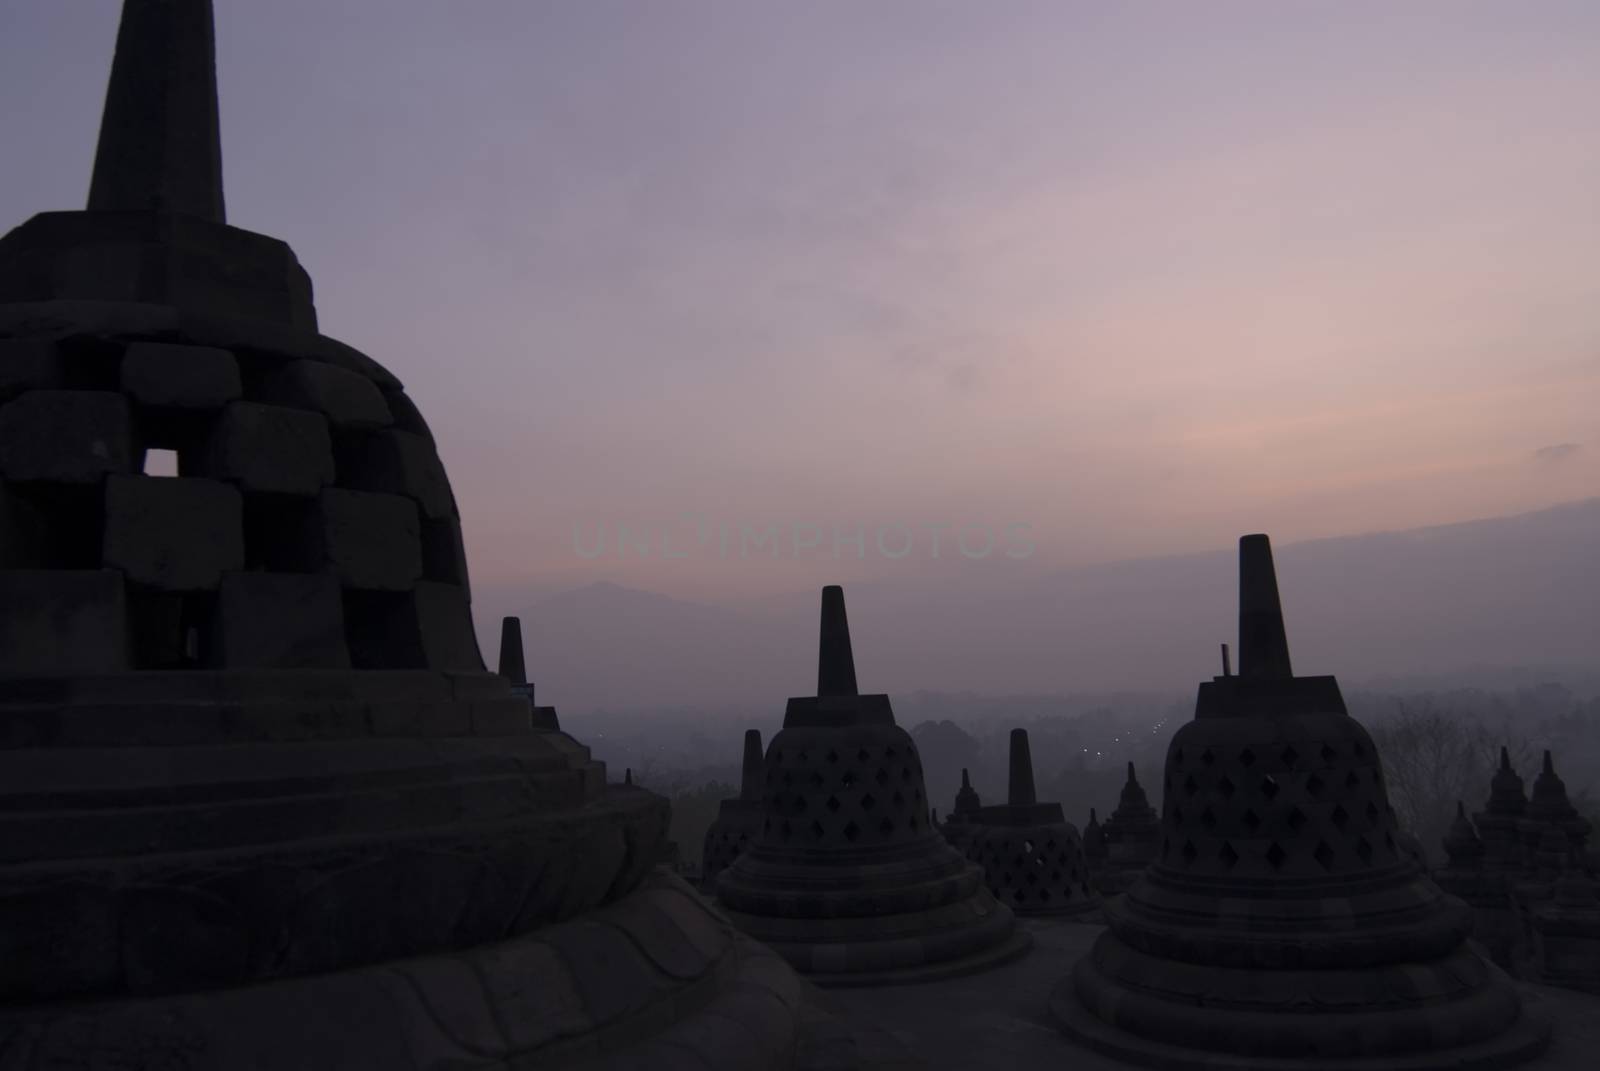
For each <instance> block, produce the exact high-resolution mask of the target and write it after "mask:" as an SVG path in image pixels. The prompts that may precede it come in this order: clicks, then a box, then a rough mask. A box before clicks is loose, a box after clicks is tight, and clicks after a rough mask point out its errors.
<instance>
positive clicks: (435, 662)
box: [416, 580, 484, 673]
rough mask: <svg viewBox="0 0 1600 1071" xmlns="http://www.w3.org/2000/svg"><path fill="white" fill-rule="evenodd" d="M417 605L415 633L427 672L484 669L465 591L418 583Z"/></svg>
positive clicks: (463, 671)
mask: <svg viewBox="0 0 1600 1071" xmlns="http://www.w3.org/2000/svg"><path fill="white" fill-rule="evenodd" d="M416 606H417V630H418V632H419V633H420V634H421V636H422V654H423V657H424V658H425V659H426V660H427V665H428V668H429V669H438V670H443V671H445V672H449V673H470V672H473V671H477V670H482V669H483V668H484V667H483V656H482V654H480V653H479V651H478V638H477V635H476V633H475V631H474V629H473V627H472V607H471V604H470V603H469V601H468V598H467V592H466V589H465V588H460V587H457V586H456V585H454V584H437V583H434V582H433V581H430V580H419V581H417V586H416Z"/></svg>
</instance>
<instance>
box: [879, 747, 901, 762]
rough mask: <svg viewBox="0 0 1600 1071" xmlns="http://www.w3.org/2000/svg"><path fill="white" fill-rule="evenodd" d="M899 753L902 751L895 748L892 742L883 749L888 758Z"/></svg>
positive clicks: (884, 755)
mask: <svg viewBox="0 0 1600 1071" xmlns="http://www.w3.org/2000/svg"><path fill="white" fill-rule="evenodd" d="M898 754H900V753H899V752H898V751H896V750H895V749H894V745H893V744H890V745H889V746H888V747H886V748H884V749H883V757H884V758H886V759H892V758H894V757H895V756H896V755H898Z"/></svg>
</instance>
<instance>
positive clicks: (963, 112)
mask: <svg viewBox="0 0 1600 1071" xmlns="http://www.w3.org/2000/svg"><path fill="white" fill-rule="evenodd" d="M118 7H119V4H118V2H117V0H61V2H51V3H39V2H37V0H0V27H3V31H4V32H0V99H4V100H6V101H7V103H8V107H7V108H6V110H5V114H4V117H3V119H0V136H3V138H4V142H5V144H6V145H7V146H8V149H7V151H6V153H5V165H4V167H3V168H0V226H11V225H14V224H15V223H19V222H21V221H22V220H23V219H25V218H26V217H27V216H28V215H30V214H32V213H33V212H35V211H40V210H44V209H60V208H77V207H81V206H82V203H83V200H84V196H85V194H86V191H87V187H88V178H89V170H90V163H91V159H92V155H93V149H94V136H95V128H96V125H97V122H98V118H99V112H100V108H101V105H102V102H103V94H104V89H105V81H106V73H107V70H108V67H109V60H110V54H111V47H112V43H113V40H114V38H115V32H116V23H117V10H118ZM216 8H217V23H218V52H219V56H218V62H219V68H220V75H219V76H220V83H221V94H222V118H223V145H224V173H225V176H226V180H227V193H228V208H229V216H230V222H232V223H234V224H235V225H237V226H242V227H246V228H249V229H251V230H257V231H262V232H265V233H268V234H272V235H276V236H278V237H282V238H285V239H287V240H288V241H289V242H290V243H291V244H292V245H293V247H294V248H295V250H296V251H297V252H298V254H299V256H300V259H301V261H302V262H303V263H304V264H305V265H306V267H307V269H308V270H309V271H310V272H311V273H312V276H313V278H314V279H315V282H316V286H317V297H318V307H319V311H320V314H321V318H322V325H323V329H324V331H325V332H326V333H328V334H330V335H334V336H336V337H339V338H341V339H343V340H345V341H347V342H349V343H351V344H353V345H355V346H357V347H359V348H361V349H364V350H366V351H368V352H370V353H371V354H372V355H373V356H374V357H376V358H377V359H379V360H380V361H382V362H383V363H384V364H386V365H387V366H388V367H389V368H390V369H392V370H393V371H394V372H395V373H396V374H397V375H398V376H399V377H400V378H401V379H402V380H404V381H405V383H406V385H407V388H408V390H409V392H410V393H411V395H412V397H413V398H414V399H415V400H416V401H417V403H418V404H419V405H420V406H421V408H422V410H423V412H424V413H425V414H426V415H427V416H428V418H429V420H430V422H431V424H432V425H433V428H434V430H435V432H436V434H437V436H438V440H439V445H440V449H441V452H442V454H443V456H444V458H445V461H446V464H447V465H448V466H449V469H450V473H451V477H452V480H453V482H454V485H455V488H456V492H457V496H458V498H459V500H460V503H461V507H462V512H463V514H464V518H465V523H466V526H467V539H468V544H469V550H470V553H471V559H472V568H473V580H474V584H475V586H477V587H478V588H480V589H482V588H484V587H485V586H507V585H526V586H529V587H559V586H570V585H573V584H579V583H584V582H587V581H589V580H595V579H602V578H609V579H614V580H617V581H619V582H622V583H628V584H633V585H636V586H640V587H646V588H650V589H653V590H657V591H663V592H669V593H674V594H680V595H692V596H700V597H710V598H718V597H726V596H734V595H740V596H748V595H758V594H760V593H763V592H769V591H780V590H787V589H795V588H809V587H812V586H814V585H816V584H819V583H822V582H826V581H830V580H841V581H849V580H853V579H859V578H868V577H871V578H881V577H886V576H892V575H899V576H931V575H934V574H935V572H942V573H943V574H947V575H949V574H954V573H956V572H958V571H960V572H963V575H967V576H976V575H979V572H977V571H982V570H987V572H984V573H982V575H984V576H989V575H992V576H995V577H999V576H1000V575H1001V574H1006V575H1007V576H1010V577H1011V578H1012V579H1015V578H1016V577H1018V576H1025V575H1028V570H1037V569H1040V568H1048V567H1056V566H1062V565H1070V564H1075V563H1083V562H1092V561H1101V560H1108V559H1117V558H1127V557H1133V556H1138V555H1144V554H1157V553H1167V552H1177V551H1186V550H1191V549H1201V548H1210V547H1222V546H1227V545H1229V544H1231V542H1232V540H1233V539H1234V537H1236V536H1237V535H1238V534H1240V533H1242V532H1246V531H1257V530H1265V531H1269V532H1271V533H1272V534H1273V536H1274V538H1275V540H1277V541H1279V542H1288V541H1292V540H1295V539H1301V538H1309V537H1315V536H1324V535H1336V534H1344V533H1351V532H1360V531H1369V530H1374V529H1387V528H1401V527H1410V526H1416V525H1423V524H1432V523H1441V522H1446V521H1452V520H1459V519H1465V518H1470V517H1481V516H1492V515H1498V514H1504V513H1510V512H1515V511H1518V510H1523V509H1531V508H1536V507H1539V506H1543V505H1546V504H1549V503H1553V502H1558V501H1563V500H1569V499H1575V498H1579V497H1584V496H1587V495H1592V494H1595V493H1596V491H1597V490H1600V461H1597V458H1596V455H1597V453H1600V323H1597V320H1596V310H1597V309H1600V256H1597V253H1600V210H1597V206H1600V128H1597V125H1596V110H1595V109H1596V101H1600V5H1596V4H1594V3H1593V2H1592V0H1574V2H1571V3H1554V2H1544V3H1541V2H1529V3H1505V2H1497V3H1466V2H1459V0H1457V2H1448V3H1420V2H1408V3H1404V4H1390V3H1379V2H1370V3H1321V4H1312V3H1293V4H1285V3H1280V2H1260V3H1226V2H1220V0H1208V2H1206V3H1204V4H1200V3H1193V4H1191V3H1180V2H1171V3H1163V4H1141V3H1099V4H1088V3H1067V2H1063V0H1050V2H1040V3H1022V2H999V3H966V2H960V3H957V2H949V3H935V2H932V0H901V2H893V3H891V2H866V0H856V2H848V3H846V2H805V3H798V2H793V0H783V2H778V0H725V2H718V3H711V2H693V0H672V2H661V3H655V2H647V0H635V2H632V3H626V4H623V3H610V2H602V0H569V2H563V3H555V2H542V3H540V2H530V0H452V2H449V3H440V2H432V0H429V2H423V0H402V2H393V0H382V2H380V0H272V2H271V3H261V2H254V0H253V2H246V0H217V4H216ZM685 514H694V515H697V516H699V517H701V518H704V519H705V520H706V521H707V522H708V524H709V526H710V528H709V530H710V531H711V532H713V533H714V532H715V530H716V527H717V526H718V525H719V524H726V525H729V526H730V527H731V529H732V531H733V538H734V543H733V547H732V549H731V550H730V555H729V558H728V559H722V558H719V556H718V554H717V552H716V547H715V543H716V538H715V536H714V535H713V536H712V539H711V542H710V543H708V544H707V545H705V546H701V547H697V548H693V549H694V551H695V552H694V553H691V554H690V556H689V557H688V558H683V559H672V560H667V559H664V558H663V557H662V556H661V548H660V544H659V538H660V532H661V531H662V529H663V528H669V529H671V530H672V532H673V533H674V534H673V538H674V539H675V540H677V541H678V542H679V545H680V546H681V545H682V543H683V540H684V539H685V538H686V536H687V535H688V534H689V533H690V532H691V531H692V530H693V526H692V525H689V524H686V523H683V522H680V520H679V518H680V517H682V516H683V515H685ZM619 522H626V523H630V524H632V525H634V526H635V527H640V526H643V527H646V528H648V529H649V530H651V531H652V532H654V533H655V536H656V539H657V542H656V544H655V545H654V547H653V548H652V551H651V553H650V554H649V555H648V556H647V557H644V558H640V557H637V556H635V557H632V558H630V559H629V560H626V561H619V560H618V559H617V556H616V555H615V554H614V553H613V554H608V555H606V556H604V557H603V558H599V559H595V560H586V559H584V558H582V557H580V556H579V555H578V554H577V553H576V551H575V549H574V545H573V533H574V525H578V526H580V529H581V531H582V532H583V533H586V535H585V538H586V539H592V538H593V534H594V533H595V531H596V530H597V526H599V525H601V524H605V525H607V526H615V525H616V524H617V523H619ZM771 523H776V524H779V525H781V526H784V528H783V531H784V540H785V546H784V548H783V554H782V560H779V561H773V560H771V559H770V558H760V559H759V560H745V559H739V557H738V553H739V552H738V542H737V540H738V528H739V526H740V525H750V526H753V527H754V528H755V529H757V530H759V529H761V528H763V527H764V526H766V525H768V524H771ZM796 523H800V524H807V525H810V524H815V525H819V526H822V532H821V546H820V548H819V550H818V551H815V552H812V551H807V552H804V554H803V555H802V557H803V559H804V560H793V553H792V543H791V542H790V541H791V540H792V537H793V535H794V532H793V529H792V527H790V526H792V525H794V524H796ZM896 523H908V524H924V523H931V524H948V525H951V526H952V530H953V526H955V525H959V524H963V523H974V524H978V525H985V526H988V527H989V528H990V529H993V530H995V531H996V532H997V533H998V530H999V529H1000V528H1002V527H1003V526H1005V525H1007V524H1011V523H1027V524H1030V525H1031V526H1032V527H1031V529H1030V533H1029V534H1030V536H1031V538H1032V541H1033V543H1034V544H1035V546H1036V551H1035V553H1034V555H1033V557H1032V558H1030V559H1028V560H1027V561H1026V562H1017V561H1012V560H1009V559H1004V558H1002V557H1000V556H999V555H998V553H997V554H995V555H993V556H991V557H990V558H988V559H985V560H984V561H982V562H968V561H966V560H964V559H961V558H960V557H959V556H957V555H953V554H952V553H951V551H950V547H949V543H948V539H949V538H950V537H949V535H948V533H947V534H946V536H945V538H946V540H947V542H946V549H945V551H944V554H943V557H942V558H941V559H940V560H938V561H933V560H931V557H930V555H929V546H928V536H926V535H924V536H921V537H919V538H920V539H922V540H923V542H921V543H919V544H918V547H917V549H916V551H915V552H914V553H913V554H912V555H910V556H909V557H907V558H904V559H900V560H897V561H889V560H885V559H884V558H883V557H882V556H881V555H879V553H878V552H877V551H876V549H875V548H874V547H873V546H872V540H873V533H874V531H875V528H876V526H880V525H886V524H896ZM836 524H837V525H840V526H841V527H842V528H843V530H844V532H845V533H846V534H848V533H850V532H853V531H854V530H855V528H856V527H858V526H860V527H862V528H863V529H864V530H865V533H866V537H867V556H866V557H865V558H864V559H857V558H856V557H855V551H854V549H853V545H849V544H846V545H844V547H843V554H844V558H843V560H837V559H835V558H834V556H833V553H832V531H831V528H832V526H833V525H836ZM609 530H610V531H611V532H612V537H613V539H614V532H615V529H614V527H610V528H609ZM891 545H893V541H892V540H891Z"/></svg>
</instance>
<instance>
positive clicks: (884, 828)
mask: <svg viewBox="0 0 1600 1071" xmlns="http://www.w3.org/2000/svg"><path fill="white" fill-rule="evenodd" d="M878 832H879V833H882V834H883V835H884V836H886V837H887V836H888V835H889V834H890V833H893V832H894V820H893V819H892V818H887V817H886V818H884V820H883V821H881V822H879V823H878Z"/></svg>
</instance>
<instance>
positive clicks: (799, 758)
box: [794, 748, 806, 762]
mask: <svg viewBox="0 0 1600 1071" xmlns="http://www.w3.org/2000/svg"><path fill="white" fill-rule="evenodd" d="M794 759H795V761H796V762H805V761H806V753H805V749H803V748H802V749H801V750H799V751H797V752H795V756H794Z"/></svg>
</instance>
